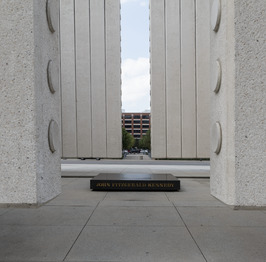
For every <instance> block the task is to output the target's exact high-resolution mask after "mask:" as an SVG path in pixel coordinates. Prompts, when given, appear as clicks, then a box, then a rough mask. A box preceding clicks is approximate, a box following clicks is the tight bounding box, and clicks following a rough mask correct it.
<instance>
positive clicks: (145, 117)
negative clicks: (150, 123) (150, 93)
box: [142, 115, 150, 119]
mask: <svg viewBox="0 0 266 262" xmlns="http://www.w3.org/2000/svg"><path fill="white" fill-rule="evenodd" d="M142 119H150V116H149V115H142Z"/></svg>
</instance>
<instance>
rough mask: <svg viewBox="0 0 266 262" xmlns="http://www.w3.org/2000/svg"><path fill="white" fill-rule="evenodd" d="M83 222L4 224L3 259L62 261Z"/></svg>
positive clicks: (0, 258) (1, 236)
mask: <svg viewBox="0 0 266 262" xmlns="http://www.w3.org/2000/svg"><path fill="white" fill-rule="evenodd" d="M81 229H82V226H72V227H69V226H68V227H66V226H7V225H5V226H0V261H19V262H22V261H62V260H63V259H64V257H65V256H66V254H67V252H68V251H69V249H70V248H71V246H72V244H73V242H74V240H75V239H76V238H77V236H78V234H79V233H80V231H81Z"/></svg>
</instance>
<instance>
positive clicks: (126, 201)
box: [100, 192, 173, 207]
mask: <svg viewBox="0 0 266 262" xmlns="http://www.w3.org/2000/svg"><path fill="white" fill-rule="evenodd" d="M100 206H128V207H132V206H173V205H172V204H171V202H169V200H168V198H167V197H166V195H165V193H164V192H108V194H107V195H106V198H105V199H104V200H103V201H102V202H101V203H100Z"/></svg>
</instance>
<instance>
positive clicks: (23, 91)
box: [0, 0, 61, 205]
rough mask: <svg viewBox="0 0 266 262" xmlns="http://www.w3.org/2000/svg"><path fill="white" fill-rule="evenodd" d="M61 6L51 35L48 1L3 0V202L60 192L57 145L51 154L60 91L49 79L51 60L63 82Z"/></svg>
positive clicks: (0, 137)
mask: <svg viewBox="0 0 266 262" xmlns="http://www.w3.org/2000/svg"><path fill="white" fill-rule="evenodd" d="M56 4H59V2H58V1H54V4H53V7H54V8H55V9H54V10H53V11H55V12H54V13H53V16H52V19H54V18H55V20H53V22H56V24H54V27H55V30H56V32H54V33H52V32H51V31H50V30H49V27H48V23H47V18H46V1H45V0H42V1H33V0H26V1H7V0H4V1H1V2H0V17H1V18H0V37H1V43H0V49H1V59H0V63H1V84H0V85H1V95H0V106H1V114H0V122H1V125H0V174H1V176H0V203H2V204H35V205H36V204H41V203H44V202H46V201H48V200H50V199H52V198H54V197H55V196H57V195H58V194H59V193H60V187H61V184H60V176H61V169H60V168H61V165H60V156H61V150H60V147H58V148H56V152H54V153H52V152H51V151H50V149H49V143H48V127H49V123H50V121H51V120H52V119H53V120H54V121H56V122H57V123H58V124H59V125H60V117H59V112H60V103H59V88H58V87H57V88H56V90H57V91H56V92H55V93H54V94H52V93H51V92H50V89H49V87H48V81H47V65H48V62H49V60H52V62H53V66H54V67H53V68H54V71H53V72H52V73H53V75H55V76H57V77H58V78H59V74H58V68H59V55H58V54H59V51H58V33H59V32H58V30H59V27H58V22H59V17H58V16H56V15H57V14H58V11H59V5H57V6H56ZM56 17H57V20H56ZM54 80H57V81H55V82H54V83H55V84H56V83H57V84H58V83H59V81H58V79H54ZM54 138H55V137H54ZM54 142H55V144H57V145H58V144H60V141H54Z"/></svg>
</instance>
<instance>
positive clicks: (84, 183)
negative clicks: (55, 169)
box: [47, 178, 106, 207]
mask: <svg viewBox="0 0 266 262" xmlns="http://www.w3.org/2000/svg"><path fill="white" fill-rule="evenodd" d="M68 179H71V182H70V183H66V181H68ZM62 181H64V182H65V183H66V184H65V186H64V187H63V190H62V191H63V192H62V193H61V194H60V195H59V196H58V197H56V198H55V199H53V200H52V201H50V202H49V203H48V204H47V205H48V206H93V207H95V206H97V205H98V204H99V203H100V202H101V201H102V200H103V199H104V198H105V196H106V192H92V191H91V190H90V179H89V178H74V180H73V179H72V178H63V179H62Z"/></svg>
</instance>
